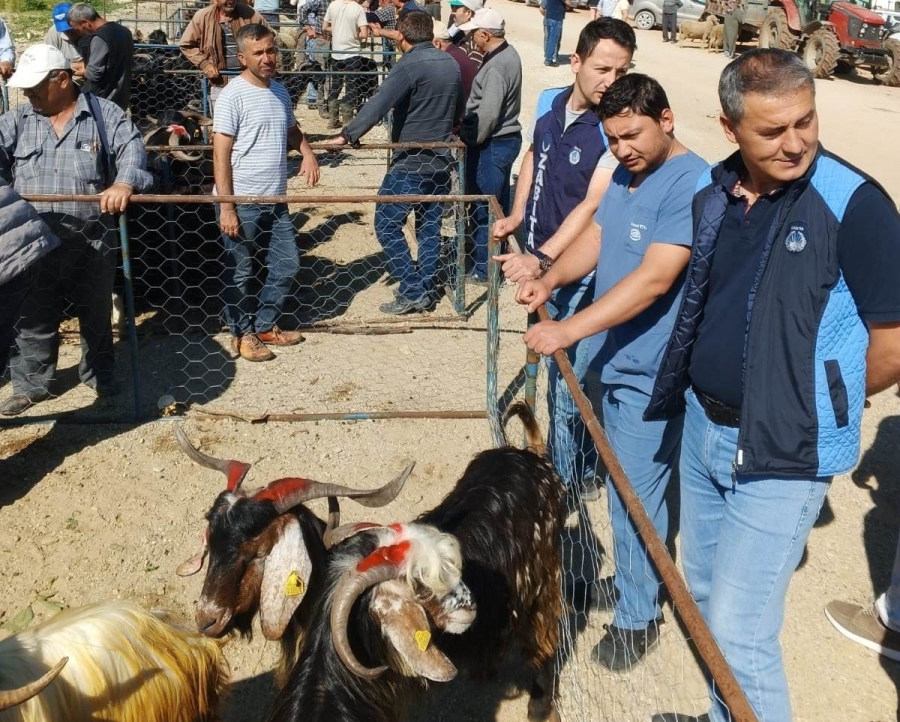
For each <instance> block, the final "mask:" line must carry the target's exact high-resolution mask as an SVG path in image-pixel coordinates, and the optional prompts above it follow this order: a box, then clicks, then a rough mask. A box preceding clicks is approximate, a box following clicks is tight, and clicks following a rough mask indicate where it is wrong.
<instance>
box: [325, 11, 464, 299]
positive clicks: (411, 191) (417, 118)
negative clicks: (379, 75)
mask: <svg viewBox="0 0 900 722" xmlns="http://www.w3.org/2000/svg"><path fill="white" fill-rule="evenodd" d="M433 27H434V26H433V21H432V19H431V16H430V15H428V14H426V13H421V12H414V13H409V14H408V15H406V16H405V17H404V18H403V19H402V20H401V21H400V22H399V24H398V25H397V31H398V33H399V43H398V47H399V48H400V50H401V51H402V52H403V54H404V55H403V57H402V58H401V59H400V62H398V63H397V64H396V65H395V66H394V68H393V70H391V72H390V74H389V75H388V76H387V77H386V78H385V79H384V82H383V83H382V84H381V87H379V88H378V92H376V93H375V95H374V96H372V98H371V99H370V100H369V102H368V103H366V104H365V105H364V106H363V107H362V108H361V109H360V111H359V114H358V115H357V116H356V117H355V118H354V119H353V120H352V121H351V122H350V123H349V124H348V125H347V126H346V127H345V128H344V129H343V130H342V131H341V134H340V135H339V136H338V137H337V138H333V139H332V140H331V141H329V143H330V144H331V145H335V146H341V145H345V144H347V143H355V142H356V141H358V140H359V139H360V138H361V137H362V136H363V135H365V134H366V133H368V132H369V130H370V129H372V128H373V127H374V126H375V125H376V124H377V123H378V122H379V121H380V120H381V119H382V118H384V117H385V115H387V114H388V113H389V112H390V111H393V112H394V116H393V118H394V120H393V123H392V124H391V140H392V141H393V142H394V143H424V142H448V141H450V139H451V135H452V132H453V125H454V123H455V121H456V119H457V118H459V117H460V116H461V114H462V110H463V107H464V106H463V101H462V86H461V83H460V73H459V66H458V65H457V64H456V61H455V60H454V59H453V58H451V57H450V56H449V55H448V54H447V53H445V52H442V51H441V50H438V49H437V48H435V47H434V45H433V44H432V41H433V37H434V34H433V33H434V31H433ZM452 162H453V156H452V154H451V152H450V149H449V148H436V149H433V150H431V149H428V150H426V149H414V150H406V151H398V152H396V153H395V154H394V157H393V162H392V164H391V168H390V170H389V171H388V173H387V175H385V177H384V180H383V181H382V183H381V188H380V189H379V191H378V194H379V195H388V196H392V195H403V196H408V195H413V196H416V195H445V194H447V193H448V192H449V190H450V165H451V163H452ZM410 211H413V213H414V214H415V219H416V242H417V246H418V253H417V257H416V261H415V262H413V260H412V256H411V254H410V250H409V246H408V245H407V243H406V238H405V236H404V235H403V226H404V225H405V224H406V217H407V216H408V215H409V212H410ZM442 214H443V208H442V205H441V204H440V203H379V204H378V205H377V206H376V207H375V235H376V236H377V237H378V242H379V243H381V245H382V247H383V248H384V250H385V254H386V256H387V264H388V270H389V271H390V274H391V276H392V277H393V278H394V279H395V280H397V281H398V282H399V286H398V289H397V292H396V294H395V298H394V300H393V301H391V302H390V303H385V304H382V306H381V311H382V312H383V313H389V314H393V315H400V314H404V313H411V312H415V311H426V310H429V309H431V308H432V307H433V306H434V304H435V302H436V301H437V291H438V289H437V285H436V283H435V279H436V276H437V270H438V258H439V255H440V244H441V236H440V230H441V216H442Z"/></svg>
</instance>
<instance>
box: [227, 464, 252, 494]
mask: <svg viewBox="0 0 900 722" xmlns="http://www.w3.org/2000/svg"><path fill="white" fill-rule="evenodd" d="M248 471H250V464H245V463H244V462H243V461H229V462H228V471H227V472H226V473H227V474H228V485H227V486H226V489H227V490H228V491H234V490H235V489H237V488H238V487H239V486H240V485H241V482H242V481H243V480H244V477H245V476H247V472H248Z"/></svg>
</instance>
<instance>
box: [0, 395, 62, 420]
mask: <svg viewBox="0 0 900 722" xmlns="http://www.w3.org/2000/svg"><path fill="white" fill-rule="evenodd" d="M49 398H50V394H49V393H47V392H46V391H32V392H31V394H13V395H12V396H10V397H9V398H8V399H6V400H5V401H3V403H0V414H2V415H3V416H18V415H19V414H21V413H22V412H23V411H27V410H28V409H30V408H31V407H32V406H34V405H35V404H39V403H40V402H41V401H46V400H47V399H49Z"/></svg>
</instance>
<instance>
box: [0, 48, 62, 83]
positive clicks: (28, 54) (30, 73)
mask: <svg viewBox="0 0 900 722" xmlns="http://www.w3.org/2000/svg"><path fill="white" fill-rule="evenodd" d="M69 67H70V66H69V61H68V60H66V56H65V55H63V54H62V53H61V52H60V51H59V50H57V49H56V48H54V47H53V46H52V45H42V44H41V45H32V46H31V47H29V48H28V49H26V50H25V52H24V53H22V55H21V56H20V57H19V62H18V63H17V64H16V72H15V73H13V76H12V77H11V78H10V79H9V81H8V85H9V87H10V88H24V89H26V90H27V89H29V88H33V87H35V86H36V85H40V84H41V82H42V81H43V80H44V78H46V77H47V75H49V74H50V71H51V70H68V69H69Z"/></svg>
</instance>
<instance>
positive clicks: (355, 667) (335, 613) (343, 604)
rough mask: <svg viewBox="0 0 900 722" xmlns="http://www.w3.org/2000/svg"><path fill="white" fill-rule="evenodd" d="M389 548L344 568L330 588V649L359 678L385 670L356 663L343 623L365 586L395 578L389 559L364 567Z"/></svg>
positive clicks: (394, 566)
mask: <svg viewBox="0 0 900 722" xmlns="http://www.w3.org/2000/svg"><path fill="white" fill-rule="evenodd" d="M390 548H391V547H385V548H383V549H376V550H375V551H374V552H373V553H372V554H370V555H369V556H368V557H366V558H365V559H363V560H362V561H361V562H360V563H359V564H357V565H356V567H355V568H352V569H348V570H347V571H346V572H344V575H343V576H342V577H341V579H340V581H338V583H337V586H336V587H335V590H334V598H333V599H334V601H333V604H332V607H331V642H332V644H334V651H335V652H337V655H338V657H340V658H341V661H342V662H343V663H344V666H345V667H346V668H347V669H349V670H350V671H351V672H353V674H355V675H356V676H357V677H362V678H363V679H375V678H376V677H380V676H381V675H382V674H384V672H385V671H386V670H387V667H385V666H381V667H372V668H370V667H366V666H364V665H363V664H361V663H360V661H359V660H358V659H357V658H356V655H355V654H354V653H353V650H352V649H351V648H350V639H349V637H348V636H347V625H348V624H349V621H350V611H351V610H352V609H353V605H354V604H355V603H356V600H357V599H359V598H360V597H361V596H362V595H363V594H364V593H365V591H366V590H367V589H369V588H371V587H374V586H375V585H376V584H380V583H381V582H387V581H390V580H391V579H396V578H397V576H398V575H399V573H400V567H399V566H398V565H396V564H393V563H391V562H389V561H383V560H382V563H380V564H376V565H375V566H372V567H370V568H365V567H364V565H365V564H366V563H367V562H368V560H370V559H372V558H373V556H375V555H377V554H378V553H379V552H385V551H386V550H388V549H390ZM360 567H363V570H360Z"/></svg>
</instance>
